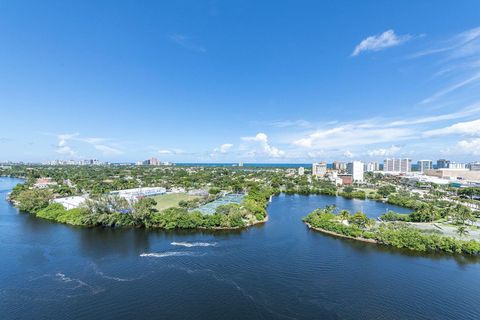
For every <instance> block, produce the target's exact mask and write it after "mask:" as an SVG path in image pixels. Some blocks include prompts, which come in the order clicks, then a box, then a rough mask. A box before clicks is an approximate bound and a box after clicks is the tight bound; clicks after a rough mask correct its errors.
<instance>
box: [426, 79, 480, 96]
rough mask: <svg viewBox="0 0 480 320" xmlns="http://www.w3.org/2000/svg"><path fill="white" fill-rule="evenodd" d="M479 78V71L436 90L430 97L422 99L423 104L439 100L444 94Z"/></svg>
mask: <svg viewBox="0 0 480 320" xmlns="http://www.w3.org/2000/svg"><path fill="white" fill-rule="evenodd" d="M478 80H480V73H477V74H475V75H474V76H472V77H470V78H468V79H465V80H462V81H460V82H458V83H454V84H452V85H450V86H448V87H446V88H444V89H442V90H440V91H437V92H435V93H434V94H433V95H431V96H430V97H428V98H425V99H423V100H422V104H426V103H431V102H434V101H437V100H438V99H439V98H441V97H443V96H444V95H446V94H449V93H451V92H453V91H455V90H458V89H461V88H463V87H465V86H467V85H469V84H472V83H474V82H477V81H478Z"/></svg>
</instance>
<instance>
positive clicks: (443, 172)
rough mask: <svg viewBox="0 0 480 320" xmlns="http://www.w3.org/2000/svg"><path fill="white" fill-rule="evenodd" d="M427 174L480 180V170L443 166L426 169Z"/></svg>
mask: <svg viewBox="0 0 480 320" xmlns="http://www.w3.org/2000/svg"><path fill="white" fill-rule="evenodd" d="M425 174H426V175H427V176H432V177H439V178H442V179H455V180H471V181H480V171H476V170H468V169H450V168H442V169H432V170H426V171H425Z"/></svg>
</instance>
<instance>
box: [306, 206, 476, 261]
mask: <svg viewBox="0 0 480 320" xmlns="http://www.w3.org/2000/svg"><path fill="white" fill-rule="evenodd" d="M354 216H355V215H353V216H352V215H350V214H348V220H349V221H350V222H352V219H353V217H354ZM344 219H345V212H344V211H342V212H341V213H340V214H335V213H334V212H332V211H331V210H328V208H327V209H317V210H315V211H313V212H312V213H310V214H309V215H308V216H307V217H305V218H304V221H305V222H306V223H308V224H309V225H310V226H312V227H314V228H318V229H322V230H326V231H330V232H334V233H336V234H339V235H342V236H348V237H353V238H359V239H371V240H375V241H376V242H378V243H380V244H385V245H390V246H393V247H396V248H406V249H409V250H415V251H425V252H426V251H428V252H448V253H463V254H472V255H477V254H480V242H477V241H474V240H470V241H466V240H459V239H455V238H451V237H445V236H442V235H438V234H435V233H428V232H422V231H421V230H419V229H416V228H413V227H410V226H408V225H407V224H405V223H402V222H385V223H381V224H379V225H378V226H375V227H368V226H367V225H359V224H358V223H349V224H345V223H343V221H345V220H344Z"/></svg>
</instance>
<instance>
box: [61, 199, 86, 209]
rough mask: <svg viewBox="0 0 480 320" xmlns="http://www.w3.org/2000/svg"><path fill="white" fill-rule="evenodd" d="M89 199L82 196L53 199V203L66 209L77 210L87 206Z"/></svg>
mask: <svg viewBox="0 0 480 320" xmlns="http://www.w3.org/2000/svg"><path fill="white" fill-rule="evenodd" d="M86 200H87V199H86V198H85V197H81V196H73V197H65V198H57V199H53V202H55V203H59V204H61V205H62V206H63V207H64V208H65V209H67V210H70V209H75V208H79V207H81V206H82V205H84V204H85V201H86Z"/></svg>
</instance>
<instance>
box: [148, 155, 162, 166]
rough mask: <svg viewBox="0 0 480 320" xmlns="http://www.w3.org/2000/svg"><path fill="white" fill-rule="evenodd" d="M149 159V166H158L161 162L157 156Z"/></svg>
mask: <svg viewBox="0 0 480 320" xmlns="http://www.w3.org/2000/svg"><path fill="white" fill-rule="evenodd" d="M149 161H150V163H149V164H150V165H151V166H159V165H160V164H161V162H160V160H158V159H157V158H154V157H152V158H150V159H149Z"/></svg>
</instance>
